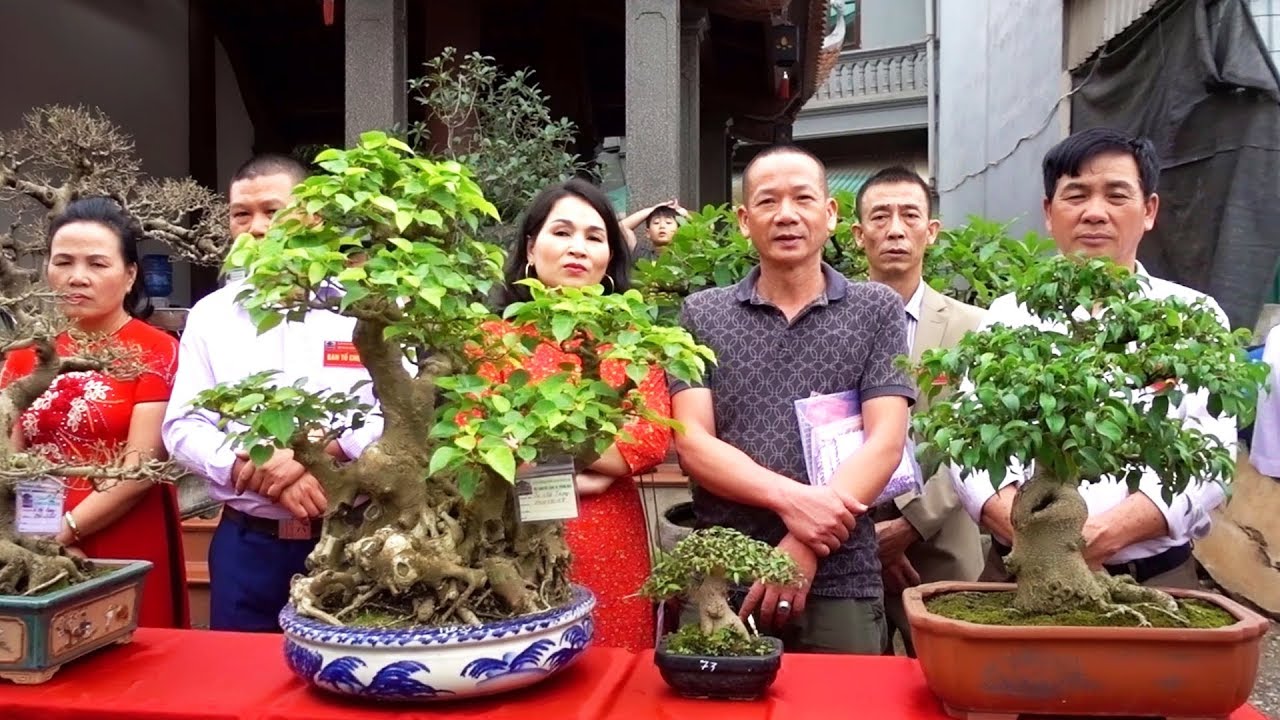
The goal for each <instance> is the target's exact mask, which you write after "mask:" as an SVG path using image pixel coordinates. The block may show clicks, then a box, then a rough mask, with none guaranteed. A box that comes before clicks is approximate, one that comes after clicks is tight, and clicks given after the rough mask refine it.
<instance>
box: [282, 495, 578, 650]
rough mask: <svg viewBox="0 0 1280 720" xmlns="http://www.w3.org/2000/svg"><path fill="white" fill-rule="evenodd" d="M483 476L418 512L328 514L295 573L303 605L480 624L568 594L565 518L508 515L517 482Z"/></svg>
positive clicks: (307, 609)
mask: <svg viewBox="0 0 1280 720" xmlns="http://www.w3.org/2000/svg"><path fill="white" fill-rule="evenodd" d="M419 484H420V485H421V484H423V483H422V482H421V481H420V482H419ZM481 485H482V487H481V489H480V490H479V491H478V492H477V494H476V497H475V498H474V499H473V500H472V501H471V502H470V503H465V502H463V501H462V499H461V498H459V497H455V498H453V499H452V500H450V501H448V502H446V503H444V504H441V505H436V506H434V507H425V508H424V509H422V510H421V511H415V512H412V513H402V512H395V511H391V512H384V511H381V510H377V509H374V508H372V507H357V508H354V509H353V508H344V509H342V510H341V511H340V514H338V515H335V516H333V517H330V518H328V519H326V521H325V525H324V532H323V534H322V536H321V539H320V542H319V543H318V544H317V545H316V549H315V550H314V551H313V552H312V554H311V556H310V557H309V558H308V559H307V566H308V569H309V570H310V573H309V574H308V575H307V576H298V577H295V578H294V582H293V586H292V590H291V597H292V599H293V601H294V604H295V607H296V608H297V610H298V612H299V613H300V614H302V615H306V616H310V617H313V618H316V619H318V620H322V621H324V622H328V623H332V624H336V625H342V624H347V623H349V622H350V621H351V620H352V619H354V618H356V617H358V616H359V615H360V614H361V613H362V612H363V611H368V610H376V611H377V612H379V613H381V614H384V615H390V616H392V617H394V618H397V619H398V620H399V621H401V622H405V623H413V624H423V625H435V626H442V625H474V624H479V623H481V622H483V621H485V620H493V619H500V618H507V617H512V616H515V615H521V614H525V613H530V612H537V611H540V610H546V609H548V608H550V607H554V606H555V605H558V604H560V603H563V602H565V601H567V600H568V582H567V571H568V564H569V550H568V546H567V545H566V544H565V542H564V538H563V535H562V530H561V526H560V525H559V524H558V523H529V524H517V523H514V522H506V521H505V520H504V518H510V517H514V514H513V512H512V511H511V510H510V509H509V508H507V507H506V503H509V502H514V495H513V493H512V491H511V486H510V484H509V483H507V482H505V481H504V480H501V479H499V478H492V479H486V480H485V481H483V482H482V484H481ZM378 500H379V498H377V497H373V498H371V499H370V503H376V502H378ZM406 521H407V522H406Z"/></svg>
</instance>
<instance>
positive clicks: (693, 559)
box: [640, 527, 800, 600]
mask: <svg viewBox="0 0 1280 720" xmlns="http://www.w3.org/2000/svg"><path fill="white" fill-rule="evenodd" d="M799 577H800V576H799V572H798V570H797V568H796V565H795V562H794V561H793V560H792V559H791V557H790V556H789V555H787V554H786V553H784V552H782V551H781V550H778V549H777V548H775V547H773V546H772V545H769V544H768V543H765V542H761V541H759V540H753V539H751V538H749V537H747V536H746V535H743V534H742V533H740V532H738V531H737V530H733V529H730V528H726V527H711V528H706V529H703V530H695V531H694V532H692V533H690V534H689V535H688V536H687V537H685V538H684V539H683V540H681V541H680V542H679V543H676V546H675V548H674V549H673V550H672V551H671V552H670V553H668V554H665V555H663V556H662V557H660V558H659V559H658V561H657V562H656V563H654V566H653V571H652V572H650V573H649V579H648V580H646V581H645V583H644V586H643V587H641V588H640V594H641V595H644V596H646V597H650V598H653V599H655V600H663V599H666V598H670V597H674V596H676V595H680V594H683V593H687V592H691V591H692V590H693V589H694V588H695V587H696V586H697V585H699V584H700V583H701V582H702V581H703V580H704V579H705V578H722V579H724V580H727V581H728V582H731V583H733V584H734V585H742V584H746V583H750V582H755V581H759V582H763V583H771V584H778V585H788V584H793V583H795V582H797V581H798V580H799Z"/></svg>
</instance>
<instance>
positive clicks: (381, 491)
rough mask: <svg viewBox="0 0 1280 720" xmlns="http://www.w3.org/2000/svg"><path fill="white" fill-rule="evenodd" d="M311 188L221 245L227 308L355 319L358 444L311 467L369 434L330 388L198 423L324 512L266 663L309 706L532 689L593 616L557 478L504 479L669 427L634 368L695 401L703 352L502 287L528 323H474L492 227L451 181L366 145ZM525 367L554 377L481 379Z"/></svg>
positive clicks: (247, 399) (259, 318) (453, 165)
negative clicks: (228, 245) (286, 467)
mask: <svg viewBox="0 0 1280 720" xmlns="http://www.w3.org/2000/svg"><path fill="white" fill-rule="evenodd" d="M317 164H318V165H319V166H320V167H321V168H322V169H323V172H322V173H319V174H317V175H314V176H312V177H310V178H308V179H307V180H305V181H304V182H303V183H301V184H300V185H299V186H298V187H297V188H295V190H294V203H293V205H292V206H291V207H290V208H289V209H288V211H285V212H282V213H281V214H280V215H278V216H277V220H276V223H275V224H274V225H273V226H272V228H271V229H270V230H269V231H268V232H267V234H266V236H265V237H263V238H261V239H254V238H252V237H250V236H248V235H245V236H242V237H241V238H239V239H238V240H237V245H236V246H235V247H234V248H233V250H232V252H231V255H230V258H229V262H230V263H231V264H232V265H235V266H239V267H244V268H246V270H247V272H248V276H247V285H248V286H247V288H246V290H245V291H244V292H243V294H242V296H241V298H240V302H241V303H242V304H243V306H244V307H246V308H247V309H248V312H249V315H250V317H251V318H253V320H254V321H255V322H256V323H257V325H258V327H259V328H260V329H266V328H269V327H272V326H273V325H275V324H277V323H279V322H281V321H283V320H284V319H285V318H287V317H289V316H290V315H295V316H296V315H298V314H302V313H304V312H306V311H307V310H308V309H322V310H325V311H329V312H333V313H337V314H340V315H343V316H346V317H351V318H354V319H355V324H354V331H353V335H352V338H351V343H352V344H353V345H354V348H355V350H356V351H357V352H358V355H359V359H360V362H361V363H362V364H363V365H364V366H365V367H366V368H367V369H368V371H369V375H370V376H371V378H372V380H373V388H374V392H375V395H376V397H378V398H379V399H380V403H381V407H380V410H379V411H378V412H380V413H381V415H382V419H383V431H382V434H381V439H380V440H378V441H377V442H375V443H373V444H372V445H370V446H369V448H368V449H366V450H365V451H364V452H363V453H362V454H361V456H360V457H359V458H357V459H355V460H353V461H352V462H349V463H346V464H343V465H337V464H335V463H334V461H333V460H332V459H331V458H330V457H329V456H328V455H327V454H326V453H325V452H324V448H325V445H326V444H327V443H328V442H329V441H330V440H332V439H333V438H335V437H337V436H338V435H340V434H341V433H342V432H344V431H345V430H346V429H347V428H350V427H354V426H357V425H359V424H360V423H362V422H363V421H364V418H365V417H366V416H367V414H368V413H369V412H370V411H371V409H370V408H369V407H367V406H360V405H359V403H358V401H357V400H356V398H355V396H354V394H352V393H349V392H348V391H347V390H348V389H347V388H332V389H330V390H328V391H326V392H311V391H309V390H307V389H304V388H300V387H295V386H289V385H284V386H282V385H280V384H278V383H275V382H273V380H272V378H271V377H270V376H269V375H267V374H261V375H257V376H252V377H249V378H246V379H245V380H243V381H240V382H238V383H235V384H225V385H220V386H218V387H215V388H213V389H211V390H208V391H206V392H204V393H202V394H201V395H200V396H199V398H198V400H197V403H198V404H200V405H201V406H202V407H203V408H205V409H206V410H209V411H211V412H214V413H216V414H217V415H218V416H219V417H220V422H222V423H224V424H225V426H226V427H228V428H229V429H230V430H231V434H232V437H233V441H234V442H235V443H237V445H238V446H240V447H244V448H247V449H249V453H250V456H251V457H252V458H253V459H254V460H255V462H256V461H258V460H259V459H260V458H265V457H269V456H270V454H271V453H272V452H273V448H290V449H292V451H293V453H294V457H295V458H297V459H298V461H299V462H300V463H301V464H302V465H304V466H305V467H307V468H308V470H309V471H310V472H311V473H312V475H314V476H315V477H316V478H317V480H319V482H320V483H321V485H322V486H323V488H324V492H325V495H326V497H327V498H328V500H329V512H328V514H327V515H326V517H325V519H324V525H323V531H322V535H321V538H320V540H319V543H318V544H317V546H316V549H315V550H314V552H313V553H312V554H311V556H310V557H309V558H308V560H307V567H308V569H309V571H310V572H309V573H308V574H307V575H305V576H298V577H295V579H294V581H293V584H292V587H291V602H290V604H289V606H287V607H286V608H285V609H284V611H283V612H282V614H281V625H282V627H283V629H284V632H285V635H286V638H287V641H286V647H285V653H286V659H287V660H288V662H289V664H290V666H291V667H292V669H293V670H294V671H295V672H296V673H297V674H298V675H300V676H301V677H303V678H304V679H306V680H307V681H308V682H312V683H315V684H316V685H318V686H320V687H322V688H325V689H328V690H331V691H334V692H341V693H346V694H351V695H358V696H361V697H364V698H379V699H433V698H441V697H460V696H465V695H478V694H489V693H494V692H499V691H504V690H509V689H512V688H516V687H520V686H522V685H528V684H529V683H531V682H534V681H536V680H539V679H541V678H544V677H547V676H549V675H550V674H552V673H553V672H557V671H559V670H560V669H563V668H565V667H567V666H568V665H569V663H571V662H572V661H573V660H574V659H575V658H576V657H577V656H578V655H579V654H580V653H581V652H582V651H583V650H584V649H585V648H586V646H587V644H588V643H589V642H590V640H591V636H592V630H593V624H592V620H591V614H590V613H591V609H592V606H593V605H594V599H593V597H592V595H591V592H590V590H589V589H587V588H583V587H581V586H577V585H571V583H570V582H569V562H570V558H569V551H568V547H567V546H566V543H565V538H564V528H563V524H562V523H560V522H558V521H556V520H555V519H553V518H556V517H560V518H562V517H567V516H566V515H563V514H561V515H550V514H546V513H544V512H543V511H544V510H546V507H547V505H544V504H542V501H543V500H550V501H552V502H550V503H549V504H550V505H552V506H554V507H556V508H563V506H564V504H565V503H566V502H567V503H568V504H569V506H570V507H572V505H573V499H574V485H573V481H572V474H571V473H569V474H567V475H560V476H556V477H554V478H551V479H549V480H547V479H532V478H529V477H524V478H522V479H521V482H520V489H519V492H517V489H516V488H515V487H513V485H514V483H515V480H516V473H517V468H518V467H519V466H520V465H522V464H526V463H541V464H542V465H544V466H545V465H546V464H547V460H548V459H549V458H551V457H570V458H575V459H577V460H578V461H579V466H582V467H585V466H586V465H589V464H590V462H591V461H592V460H594V458H595V457H596V456H598V455H599V453H601V452H602V451H603V450H604V449H605V448H607V447H608V446H609V445H611V444H613V443H614V441H615V439H616V438H617V437H618V436H619V435H620V434H621V433H622V432H623V430H622V428H623V427H624V425H625V424H626V422H627V420H628V419H629V418H630V417H632V416H634V415H645V416H646V417H653V418H654V419H655V420H658V421H660V422H665V423H667V424H670V420H669V419H668V420H662V419H661V418H658V417H656V415H655V414H654V413H652V412H650V411H649V410H648V409H646V407H645V405H644V400H643V397H642V396H641V394H640V393H639V392H638V389H637V383H638V382H639V380H641V379H643V378H644V376H645V375H646V374H647V373H648V368H649V367H650V366H653V365H658V366H661V367H663V368H664V369H665V370H666V372H667V373H668V374H669V375H670V376H672V377H682V378H689V377H697V376H699V375H700V374H701V372H702V371H703V369H704V367H705V363H706V362H707V361H708V360H710V359H711V352H710V351H709V350H707V349H706V348H702V347H700V346H698V345H696V344H695V343H694V341H693V339H692V337H691V336H690V335H689V334H688V333H687V332H686V331H685V330H683V329H681V328H678V327H667V326H662V325H658V324H655V323H654V322H653V320H652V319H651V316H650V311H649V306H648V305H647V304H646V303H645V301H644V299H643V298H642V297H641V296H640V294H639V293H638V292H636V291H634V290H632V291H627V292H624V293H613V294H605V293H604V289H603V288H602V287H601V286H599V285H595V286H587V287H583V288H575V287H569V286H564V287H558V288H552V289H548V288H545V287H543V286H542V285H541V283H539V282H538V281H536V280H523V281H521V282H522V283H524V284H526V285H528V287H529V290H530V294H531V298H532V299H531V300H529V301H527V302H522V303H515V304H513V305H511V306H509V307H508V308H507V310H506V312H505V315H504V316H503V317H501V318H500V317H499V316H497V315H495V314H494V313H493V312H492V311H491V310H490V309H489V308H488V307H487V306H486V305H485V304H484V301H485V299H486V297H487V295H488V294H489V293H490V291H491V290H492V289H493V288H494V287H495V286H497V285H499V284H500V283H501V282H502V274H501V264H502V259H503V254H502V251H501V249H500V248H499V247H497V246H495V245H493V244H490V243H487V242H484V241H482V240H480V239H478V238H477V236H476V232H477V229H478V228H479V227H480V226H481V224H482V222H483V221H484V219H485V218H489V219H492V218H494V217H495V216H496V210H495V209H494V206H493V205H492V204H491V203H490V202H489V201H488V200H486V199H485V197H484V195H483V194H482V192H481V189H480V187H479V186H478V185H477V184H476V182H475V180H473V179H472V176H471V173H470V172H469V171H468V170H467V169H466V168H465V167H464V166H462V165H460V164H458V163H457V162H453V161H442V162H435V161H432V160H428V159H426V158H424V157H420V156H418V155H416V154H415V153H414V152H413V151H412V150H411V149H410V148H409V147H408V146H407V145H406V144H405V143H403V142H401V141H399V140H397V139H395V138H393V137H388V136H386V135H385V134H382V133H377V132H371V133H366V134H364V135H363V136H362V137H361V141H360V144H359V145H358V146H357V147H355V148H352V149H348V150H338V149H330V150H326V151H324V152H322V153H320V154H319V156H318V157H317ZM503 320H505V321H506V322H505V323H504V322H502V321H503ZM543 343H552V344H554V346H555V347H557V348H559V349H560V350H561V351H562V352H564V353H566V354H567V355H568V356H571V357H572V358H574V360H575V361H576V362H575V363H574V364H573V365H569V364H566V365H564V366H562V367H561V369H560V371H558V372H556V373H555V374H553V375H551V376H550V377H547V378H545V379H542V380H541V381H539V382H532V381H531V380H530V373H529V372H528V371H526V370H516V371H514V372H511V373H510V374H509V375H506V376H505V377H504V379H502V380H501V381H493V380H489V379H486V376H484V375H483V374H482V372H481V368H482V367H483V366H484V365H485V364H492V365H493V366H495V367H509V366H514V367H523V361H524V360H525V359H527V358H528V357H529V356H530V355H531V354H532V353H533V352H534V350H535V349H536V348H538V347H539V346H541V345H542V344H543ZM610 361H622V362H625V363H626V368H627V369H626V374H627V379H626V380H625V381H624V383H623V384H622V385H621V387H615V386H613V385H610V384H609V383H608V382H606V381H604V380H603V379H602V378H601V368H602V366H603V365H604V363H606V362H610ZM544 480H545V482H544ZM539 488H542V489H539ZM544 490H545V493H544ZM535 512H536V513H537V514H536V515H535ZM544 515H545V516H544Z"/></svg>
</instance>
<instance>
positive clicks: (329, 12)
mask: <svg viewBox="0 0 1280 720" xmlns="http://www.w3.org/2000/svg"><path fill="white" fill-rule="evenodd" d="M320 5H321V6H322V8H323V10H324V25H325V27H330V26H332V25H333V5H334V0H320Z"/></svg>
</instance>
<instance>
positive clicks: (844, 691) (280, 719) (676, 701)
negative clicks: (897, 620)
mask: <svg viewBox="0 0 1280 720" xmlns="http://www.w3.org/2000/svg"><path fill="white" fill-rule="evenodd" d="M410 717H414V718H431V717H448V718H493V719H495V720H500V719H501V718H513V719H514V718H520V719H521V720H528V718H541V717H549V718H567V719H569V718H571V719H574V720H588V719H591V720H595V719H597V718H607V719H610V720H613V719H615V718H616V719H617V720H622V719H623V718H627V719H630V718H646V719H647V718H671V719H672V720H674V719H676V718H717V719H720V718H724V719H731V720H784V719H788V720H789V719H792V718H795V719H806V720H807V719H808V718H819V717H859V718H869V719H874V720H897V719H902V720H907V719H910V720H943V718H944V717H945V716H944V715H943V714H942V711H941V709H940V708H939V706H938V702H937V700H935V699H934V698H933V696H932V695H931V694H930V693H929V691H928V689H927V688H926V687H925V684H924V676H923V675H922V674H921V672H920V668H919V666H918V665H917V664H916V663H915V661H914V660H909V659H906V658H877V657H858V656H851V655H843V656H836V655H799V654H789V655H787V656H786V657H785V658H784V659H783V662H782V670H781V671H779V674H778V680H777V681H776V682H775V683H774V685H773V687H772V688H771V690H770V692H769V695H768V696H767V697H766V698H764V699H762V700H760V701H758V702H712V701H705V700H685V699H683V698H680V697H677V696H676V695H675V694H674V693H672V692H671V691H670V690H669V689H668V688H667V686H666V684H664V683H663V682H662V678H661V676H659V674H658V670H657V668H656V667H654V665H653V657H652V653H643V654H641V655H638V656H637V655H632V654H630V653H628V652H626V651H623V650H614V649H609V648H595V647H593V648H591V649H589V650H588V651H587V652H586V653H585V654H583V656H582V658H581V659H580V661H579V662H578V663H576V664H575V665H574V666H573V667H572V668H569V669H568V670H566V671H565V672H564V673H563V674H562V675H560V676H558V677H556V678H552V679H550V680H548V681H547V682H545V683H543V684H541V685H538V686H536V687H533V688H530V689H528V690H524V691H517V692H515V693H511V694H508V695H500V696H497V697H493V698H488V699H479V700H472V701H463V702H452V703H448V704H440V705H425V706H397V705H388V706H368V705H363V704H357V703H352V702H348V701H344V700H342V699H340V698H338V697H337V696H334V695H330V694H328V693H324V692H321V691H317V690H312V689H310V688H309V687H307V686H305V685H304V684H303V683H302V681H300V680H298V679H297V678H295V677H294V676H293V674H292V673H291V672H290V671H289V669H288V667H286V666H285V664H284V657H283V653H282V650H281V639H280V636H279V635H249V634H240V633H222V632H207V631H192V630H186V631H183V630H155V629H146V628H144V629H140V630H138V632H137V634H136V635H135V636H134V641H133V642H132V643H131V644H129V645H125V646H121V647H115V648H109V649H104V650H101V651H99V652H97V653H94V654H93V655H91V656H89V657H87V658H83V659H81V660H77V661H75V662H73V663H71V664H69V665H67V666H66V667H64V668H63V669H62V670H61V671H59V672H58V674H57V675H55V676H54V677H53V679H52V680H50V681H49V682H47V683H45V684H43V685H14V684H12V683H8V682H0V720H87V719H89V718H107V719H108V720H160V719H162V718H163V719H164V720H173V719H177V718H182V719H184V720H191V719H199V720H205V719H208V720H294V719H295V718H305V719H306V720H330V719H332V720H338V719H339V718H342V719H344V720H360V719H361V718H378V719H381V718H410ZM1037 720H1046V719H1044V718H1037ZM1231 720H1266V718H1265V717H1264V716H1263V715H1262V714H1261V713H1259V712H1257V711H1256V710H1252V709H1249V708H1242V709H1241V710H1239V711H1237V712H1236V713H1235V714H1233V715H1232V716H1231Z"/></svg>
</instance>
